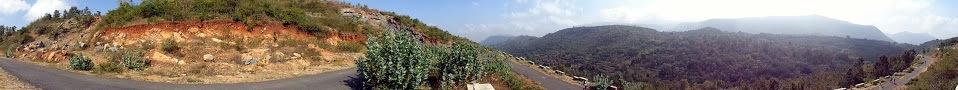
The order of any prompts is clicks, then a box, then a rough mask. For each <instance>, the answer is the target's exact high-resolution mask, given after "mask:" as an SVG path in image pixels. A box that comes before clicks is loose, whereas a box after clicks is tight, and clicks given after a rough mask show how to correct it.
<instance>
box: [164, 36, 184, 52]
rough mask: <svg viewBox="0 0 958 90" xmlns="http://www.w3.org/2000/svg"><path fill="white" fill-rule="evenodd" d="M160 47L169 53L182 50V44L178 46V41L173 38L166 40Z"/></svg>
mask: <svg viewBox="0 0 958 90" xmlns="http://www.w3.org/2000/svg"><path fill="white" fill-rule="evenodd" d="M160 48H161V49H163V51H166V52H167V53H174V52H176V51H177V50H180V46H177V44H176V41H174V40H173V39H166V40H164V41H163V46H160Z"/></svg>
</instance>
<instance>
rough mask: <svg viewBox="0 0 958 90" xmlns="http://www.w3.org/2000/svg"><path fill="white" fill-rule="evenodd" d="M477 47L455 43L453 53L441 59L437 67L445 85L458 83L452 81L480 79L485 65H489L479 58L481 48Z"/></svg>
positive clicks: (483, 73)
mask: <svg viewBox="0 0 958 90" xmlns="http://www.w3.org/2000/svg"><path fill="white" fill-rule="evenodd" d="M476 47H477V46H475V45H472V44H465V43H454V44H453V46H452V50H451V53H449V55H447V56H446V57H445V58H444V59H443V60H441V61H439V64H438V66H437V67H438V68H439V70H440V71H439V72H440V73H441V74H440V75H441V77H442V81H444V82H443V85H444V86H448V85H457V84H453V83H452V82H470V81H478V80H479V78H481V77H482V76H483V75H485V70H486V69H485V66H489V65H487V63H486V62H485V61H483V60H480V59H479V50H478V49H477V48H476ZM461 84H462V83H460V85H461Z"/></svg>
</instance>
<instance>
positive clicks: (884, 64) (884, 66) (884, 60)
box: [872, 56, 894, 77]
mask: <svg viewBox="0 0 958 90" xmlns="http://www.w3.org/2000/svg"><path fill="white" fill-rule="evenodd" d="M890 64H891V61H888V57H885V56H881V57H879V58H878V61H877V62H875V65H874V69H872V70H874V71H873V72H872V75H874V77H884V76H888V75H891V74H892V73H894V72H893V71H892V70H891V65H890Z"/></svg>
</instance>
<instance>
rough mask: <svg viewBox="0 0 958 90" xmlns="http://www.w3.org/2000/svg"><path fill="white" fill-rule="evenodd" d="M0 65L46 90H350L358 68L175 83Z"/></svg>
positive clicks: (26, 65) (0, 62) (11, 63)
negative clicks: (271, 77)
mask: <svg viewBox="0 0 958 90" xmlns="http://www.w3.org/2000/svg"><path fill="white" fill-rule="evenodd" d="M0 67H3V69H6V70H7V72H9V73H10V74H11V75H13V76H16V77H18V78H19V79H20V80H23V81H24V82H27V83H30V84H32V85H34V86H36V87H38V88H42V89H46V90H349V89H352V88H351V87H350V86H357V84H356V83H354V81H355V75H356V68H349V69H345V70H339V71H332V72H326V73H320V74H317V75H310V76H302V77H295V78H287V79H280V80H271V81H264V82H251V83H235V84H172V83H158V82H146V81H134V80H126V79H116V78H105V77H96V76H90V75H83V74H79V73H73V72H68V71H64V70H60V69H55V68H50V67H44V66H38V65H33V64H30V63H24V62H20V61H17V60H12V59H8V58H0Z"/></svg>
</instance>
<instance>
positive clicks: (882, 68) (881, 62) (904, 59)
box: [872, 50, 917, 77]
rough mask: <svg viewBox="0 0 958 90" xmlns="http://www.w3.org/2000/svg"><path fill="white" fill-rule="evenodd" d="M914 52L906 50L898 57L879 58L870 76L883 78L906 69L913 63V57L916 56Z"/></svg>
mask: <svg viewBox="0 0 958 90" xmlns="http://www.w3.org/2000/svg"><path fill="white" fill-rule="evenodd" d="M915 52H916V51H915V50H908V51H905V52H904V53H902V54H901V55H899V56H890V57H889V56H881V57H879V58H878V61H877V62H876V63H875V64H874V65H873V66H874V67H873V68H874V69H872V70H873V72H872V73H873V74H872V75H873V76H874V77H884V76H888V75H892V74H894V73H895V72H901V71H902V70H905V69H908V67H911V65H912V63H913V62H914V61H915V55H917V53H915Z"/></svg>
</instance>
